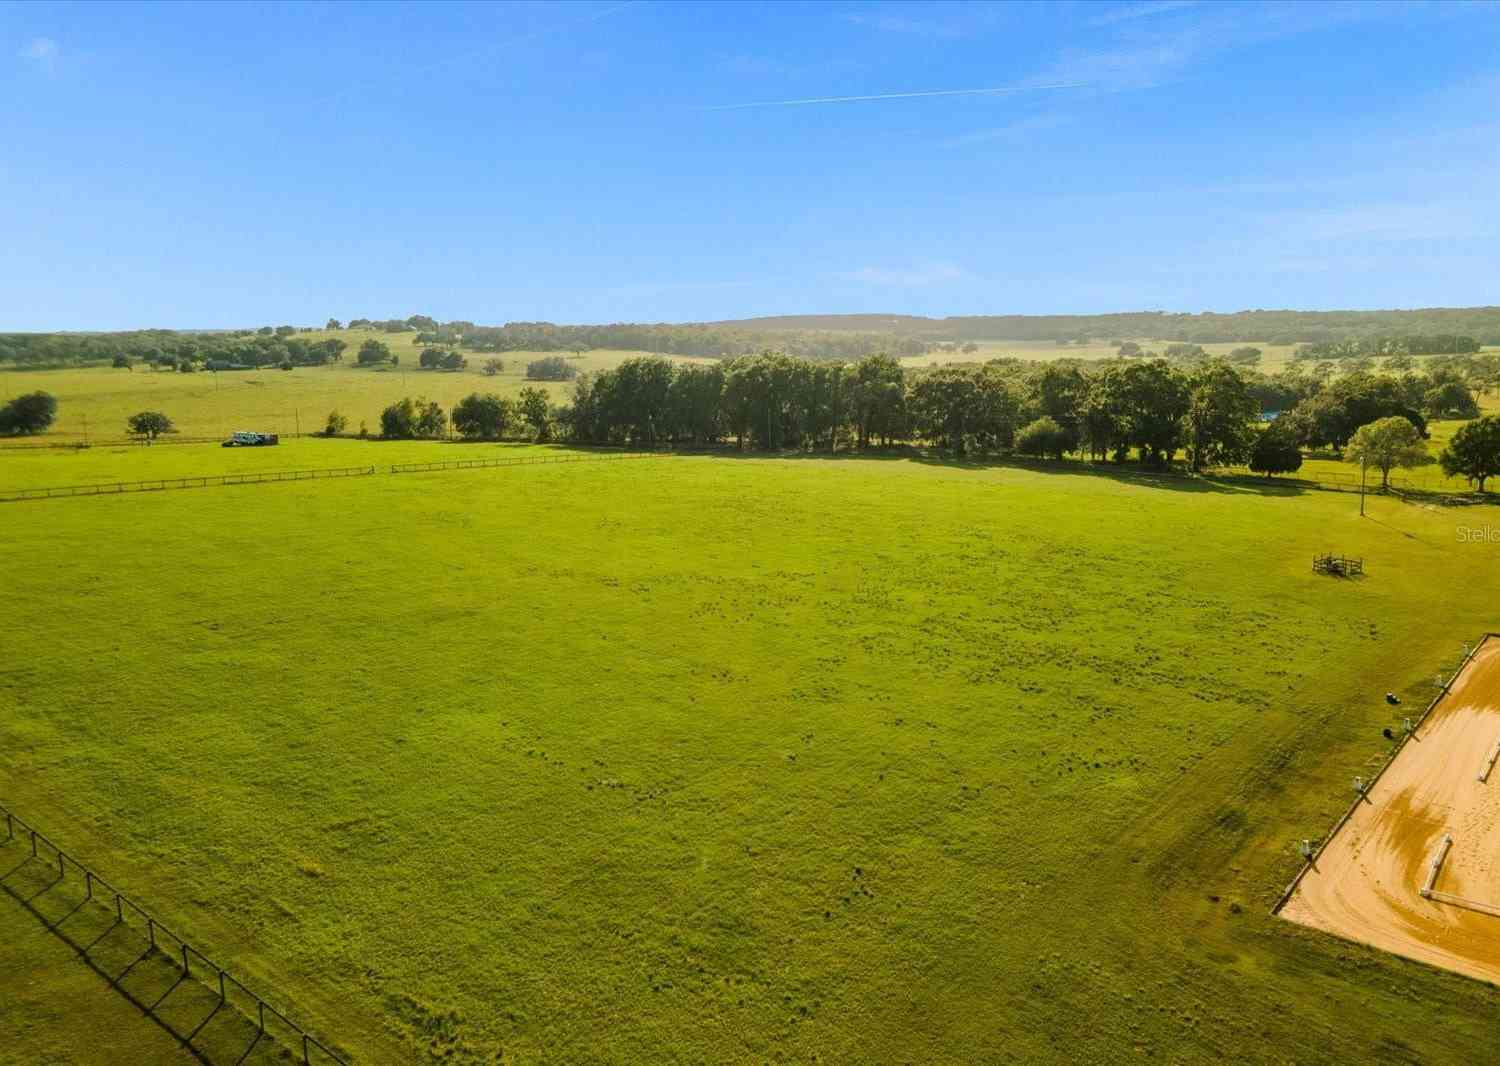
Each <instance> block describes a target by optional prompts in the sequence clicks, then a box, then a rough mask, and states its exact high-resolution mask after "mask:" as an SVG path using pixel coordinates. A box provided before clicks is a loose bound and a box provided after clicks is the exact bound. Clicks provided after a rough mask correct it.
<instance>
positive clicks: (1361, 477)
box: [1359, 455, 1370, 518]
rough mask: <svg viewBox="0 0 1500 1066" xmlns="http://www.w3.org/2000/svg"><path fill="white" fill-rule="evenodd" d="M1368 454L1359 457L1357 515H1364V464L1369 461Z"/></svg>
mask: <svg viewBox="0 0 1500 1066" xmlns="http://www.w3.org/2000/svg"><path fill="white" fill-rule="evenodd" d="M1369 461H1370V459H1369V456H1366V455H1362V456H1360V457H1359V516H1360V517H1361V518H1363V517H1364V516H1365V466H1366V465H1367V464H1368V463H1369Z"/></svg>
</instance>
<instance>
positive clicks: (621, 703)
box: [0, 442, 1500, 1063]
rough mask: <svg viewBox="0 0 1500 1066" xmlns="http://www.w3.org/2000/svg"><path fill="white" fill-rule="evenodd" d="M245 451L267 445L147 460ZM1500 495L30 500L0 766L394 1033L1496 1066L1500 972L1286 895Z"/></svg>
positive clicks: (643, 481) (463, 488) (699, 1055)
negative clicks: (1394, 943) (1355, 925)
mask: <svg viewBox="0 0 1500 1066" xmlns="http://www.w3.org/2000/svg"><path fill="white" fill-rule="evenodd" d="M313 444H314V442H299V444H298V448H299V449H300V448H301V447H303V446H306V447H309V448H310V447H312V446H313ZM318 446H319V447H321V448H327V449H334V450H337V449H339V448H341V447H346V446H347V447H350V448H357V449H361V450H372V451H373V450H377V449H380V448H382V447H385V446H382V445H376V444H355V443H349V444H347V445H346V443H345V442H318ZM403 447H421V446H417V445H411V446H403ZM425 447H427V448H428V449H429V450H431V451H432V452H442V453H443V454H446V453H447V451H449V450H452V449H449V448H448V447H447V446H443V445H427V446H425ZM271 451H274V450H268V451H267V452H266V453H261V454H262V455H268V454H269V453H270V452H271ZM290 451H291V449H286V451H285V452H283V453H282V454H286V453H287V452H290ZM194 452H198V453H199V454H201V455H203V456H204V457H205V458H207V457H212V458H213V459H214V460H215V461H219V460H221V459H222V458H223V457H224V456H226V455H234V456H236V459H235V460H234V461H239V455H241V454H242V455H245V456H252V455H256V454H257V453H254V452H248V451H247V452H245V453H234V452H224V451H222V450H219V449H216V448H213V447H212V446H210V447H207V448H204V449H201V451H200V450H199V449H194V448H192V447H191V446H182V447H179V448H160V449H152V450H150V452H147V451H145V450H133V451H132V450H126V451H125V452H124V453H123V454H119V455H116V456H114V457H113V458H114V460H115V462H116V463H117V466H116V467H115V469H116V470H117V471H118V473H119V475H120V476H121V478H122V479H124V478H127V477H128V476H129V474H130V473H131V472H132V471H133V470H134V469H135V467H133V466H132V464H133V463H135V462H136V461H137V460H138V459H143V458H149V460H150V461H152V462H171V463H183V464H186V463H187V461H188V458H187V457H188V456H190V455H191V454H192V453H194ZM96 455H97V456H99V458H94V456H96ZM166 455H171V456H173V458H172V459H170V460H163V459H161V458H159V457H161V456H166ZM106 457H107V453H105V452H104V451H102V450H96V451H95V452H94V453H90V456H89V457H88V458H87V459H86V460H85V461H87V462H95V463H99V464H101V467H102V465H104V463H105V458H106ZM179 457H180V458H179ZM299 457H300V453H299ZM31 458H32V457H27V459H28V461H31ZM51 458H52V460H54V461H56V462H58V463H59V464H66V463H68V462H72V461H74V457H64V456H59V455H57V454H56V453H53V454H52V455H51ZM10 459H11V457H5V458H4V459H0V462H3V463H5V464H9V463H10ZM224 461H229V460H224ZM258 461H259V460H258ZM294 465H303V464H301V463H298V464H294ZM38 476H41V475H38ZM153 476H154V475H153ZM1489 512H1490V509H1489V508H1477V509H1466V510H1463V511H1456V512H1447V513H1441V514H1439V513H1436V512H1433V511H1429V510H1425V509H1419V508H1414V507H1408V506H1406V505H1403V504H1401V503H1399V502H1397V501H1395V500H1389V499H1379V500H1375V501H1372V504H1371V513H1370V516H1369V517H1367V518H1364V519H1361V518H1360V517H1359V516H1358V514H1357V507H1356V505H1355V503H1354V501H1353V500H1352V498H1350V497H1347V496H1342V495H1337V494H1332V493H1316V492H1307V493H1301V492H1295V491H1285V490H1276V489H1268V490H1265V491H1257V490H1254V489H1249V488H1243V487H1232V488H1225V487H1222V486H1214V485H1212V484H1208V483H1202V482H1196V483H1195V482H1180V481H1147V480H1141V479H1136V478H1133V477H1132V476H1130V475H1128V474H1123V475H1116V474H1113V473H1111V474H1099V473H1092V472H1088V471H1086V470H1085V469H1083V468H1081V467H1080V468H1077V469H1076V470H1070V471H1068V472H1061V471H1059V472H1036V471H1025V470H1017V469H1008V468H1004V467H985V466H969V465H956V464H945V463H939V462H923V461H918V460H910V459H900V460H897V459H889V460H881V459H841V460H831V459H812V458H808V459H767V458H736V457H675V458H666V459H653V460H649V461H640V462H621V463H597V464H595V463H580V464H576V465H559V466H537V467H524V468H517V469H510V470H504V469H501V470H468V471H453V472H447V473H438V474H428V475H413V476H409V477H392V476H379V477H372V478H361V479H352V480H347V481H329V482H318V483H291V484H281V485H265V486H247V487H242V488H224V489H204V490H195V491H186V492H178V493H157V494H146V495H139V496H122V497H110V498H101V499H74V500H57V501H50V502H45V503H29V504H9V505H5V506H4V510H3V511H0V522H3V524H0V546H3V548H4V553H3V557H0V558H3V562H0V585H3V587H4V588H5V589H6V590H7V593H8V594H7V597H6V601H7V617H6V621H5V634H6V646H7V654H6V656H5V660H4V664H3V666H0V711H3V713H0V799H3V800H4V801H6V802H10V803H14V804H15V805H16V806H17V807H18V808H19V809H21V810H23V811H25V812H28V813H30V814H32V815H33V816H34V817H35V819H36V820H37V821H38V822H39V823H40V824H41V825H43V826H45V827H46V828H48V829H49V830H50V831H51V832H52V834H53V835H54V836H55V837H56V838H57V839H58V840H59V841H60V842H62V843H63V844H64V845H65V846H68V847H69V848H70V850H71V851H72V852H73V853H75V854H77V855H79V856H80V857H82V858H84V859H85V860H86V861H89V862H91V863H92V864H93V865H95V866H96V868H98V869H100V870H101V871H105V872H108V873H111V874H113V875H114V877H115V878H117V880H118V882H119V883H120V885H121V886H122V887H124V888H126V889H127V891H131V892H133V893H134V894H136V895H138V896H139V897H140V898H142V899H143V900H144V901H147V902H148V903H149V904H150V905H153V906H154V908H155V909H156V910H158V911H159V912H160V913H161V914H162V916H163V917H165V918H167V919H168V920H171V921H173V922H175V923H177V924H179V925H180V926H181V927H182V929H183V931H184V932H187V933H188V934H189V935H190V936H194V937H196V938H197V939H198V940H199V941H201V943H202V946H203V947H204V948H205V949H206V950H208V951H209V952H210V953H211V954H214V955H216V956H222V957H224V958H226V959H227V960H231V961H233V962H234V963H235V964H236V965H238V966H240V967H242V968H243V969H244V970H245V971H247V973H248V974H249V975H251V976H252V977H253V978H255V979H256V980H257V981H258V982H261V983H264V984H265V985H266V986H267V987H268V988H269V989H272V990H274V998H277V999H279V1000H280V1001H282V1002H285V1003H288V1004H290V1005H291V1006H292V1011H293V1013H294V1015H295V1016H297V1017H301V1018H306V1019H308V1020H309V1021H310V1022H311V1024H313V1025H314V1027H315V1028H317V1029H318V1030H319V1031H320V1032H322V1033H324V1034H326V1035H327V1036H329V1037H330V1038H331V1040H332V1041H333V1042H334V1044H335V1046H338V1047H340V1048H342V1049H344V1050H345V1051H347V1052H348V1053H350V1054H351V1055H352V1056H353V1057H354V1058H355V1059H356V1061H361V1062H403V1061H410V1062H418V1061H426V1060H427V1059H428V1057H429V1056H431V1055H432V1054H434V1053H438V1054H443V1055H445V1056H446V1057H448V1058H449V1059H450V1060H451V1061H460V1062H464V1061H467V1062H480V1061H485V1062H493V1061H495V1060H497V1059H498V1060H500V1061H505V1062H622V1063H623V1062H681V1063H688V1062H763V1061H783V1062H830V1063H831V1062H902V1061H912V1062H954V1063H960V1062H962V1063H968V1062H991V1061H1017V1062H1047V1061H1057V1062H1063V1061H1066V1062H1099V1063H1113V1062H1119V1061H1122V1060H1124V1059H1133V1058H1136V1057H1141V1058H1147V1059H1152V1060H1155V1061H1164V1062H1198V1061H1210V1060H1229V1061H1240V1062H1246V1061H1248V1062H1372V1061H1382V1062H1388V1061H1412V1062H1416V1061H1422V1062H1472V1061H1481V1060H1483V1059H1485V1058H1486V1057H1488V1055H1489V1052H1490V1048H1491V1047H1492V1044H1493V1033H1494V1030H1495V1026H1496V1025H1497V1024H1500V1005H1497V1003H1496V1001H1495V1000H1494V996H1493V990H1492V989H1490V988H1488V987H1486V986H1482V985H1479V984H1477V983H1473V982H1468V981H1465V980H1463V979H1460V978H1457V977H1454V976H1452V975H1448V974H1443V973H1440V972H1437V971H1434V970H1429V969H1427V968H1424V967H1422V966H1420V965H1417V964H1413V963H1409V962H1405V961H1402V960H1398V959H1395V958H1391V957H1387V956H1383V955H1380V954H1379V953H1376V952H1374V951H1369V950H1365V949H1361V948H1358V947H1356V946H1353V945H1349V944H1345V943H1343V942H1340V941H1337V940H1334V939H1332V938H1329V937H1326V936H1323V935H1320V934H1317V933H1314V932H1311V931H1308V930H1304V929H1301V928H1299V927H1297V926H1294V925H1292V924H1291V923H1287V922H1283V921H1280V920H1278V919H1274V918H1272V917H1270V915H1269V913H1268V912H1269V908H1270V906H1271V904H1272V903H1273V901H1274V900H1275V898H1276V896H1277V895H1278V894H1279V892H1280V889H1281V888H1282V887H1283V886H1284V884H1285V883H1286V881H1287V880H1288V879H1289V878H1290V877H1291V875H1292V874H1293V872H1294V871H1295V869H1296V868H1297V865H1298V862H1299V859H1298V857H1297V855H1296V852H1295V847H1294V843H1295V841H1296V840H1298V839H1301V838H1302V837H1309V836H1310V837H1317V836H1318V835H1319V834H1321V833H1322V832H1324V831H1325V830H1326V829H1327V827H1328V826H1329V825H1330V824H1331V823H1332V820H1333V819H1334V817H1335V816H1336V815H1337V813H1338V812H1339V811H1340V810H1341V809H1342V808H1343V807H1344V805H1345V804H1346V803H1347V801H1348V798H1349V791H1348V782H1349V780H1350V779H1351V777H1352V775H1353V774H1355V773H1361V772H1368V771H1369V770H1370V769H1372V768H1373V767H1374V766H1376V765H1378V762H1379V760H1380V758H1381V757H1382V755H1383V754H1384V751H1385V750H1386V748H1385V742H1384V741H1383V740H1382V739H1381V737H1380V729H1381V727H1382V726H1385V725H1392V724H1395V723H1396V721H1397V718H1395V717H1394V716H1393V715H1392V714H1391V713H1390V711H1391V709H1390V708H1387V707H1386V706H1385V705H1384V704H1383V702H1382V700H1381V695H1382V694H1383V693H1384V692H1385V691H1387V690H1389V689H1395V690H1398V691H1401V692H1403V693H1404V694H1405V695H1406V696H1407V704H1408V706H1411V705H1417V706H1420V705H1421V704H1422V703H1423V702H1425V699H1424V694H1425V693H1426V692H1428V691H1430V686H1431V678H1432V676H1433V674H1434V673H1435V672H1436V671H1437V670H1438V669H1440V668H1442V667H1444V666H1451V665H1452V664H1453V662H1455V661H1456V658H1457V654H1458V651H1459V644H1460V641H1462V640H1464V639H1469V638H1472V637H1474V636H1475V635H1477V634H1478V633H1480V632H1481V631H1484V630H1486V629H1495V628H1500V607H1497V604H1500V567H1497V565H1496V563H1497V556H1496V552H1500V547H1497V546H1494V545H1478V544H1460V543H1458V540H1457V536H1456V529H1455V526H1456V524H1457V523H1460V522H1461V523H1467V524H1480V523H1481V522H1482V521H1483V519H1484V517H1485V516H1486V515H1488V514H1489ZM1329 550H1332V551H1337V552H1343V553H1347V554H1352V555H1360V556H1364V557H1365V558H1366V567H1367V575H1368V576H1367V577H1366V578H1365V579H1364V580H1362V581H1357V582H1341V581H1338V580H1334V579H1329V578H1322V577H1317V576H1315V575H1313V574H1312V573H1310V561H1311V557H1312V555H1313V554H1314V553H1317V552H1322V551H1329ZM1424 686H1425V687H1424ZM5 906H13V904H12V902H11V901H9V900H8V899H7V898H5V897H0V907H5ZM59 972H60V973H61V971H59ZM16 980H17V977H16V975H15V973H14V972H13V971H11V970H9V969H8V968H7V969H4V970H0V1001H4V1000H6V999H8V998H10V997H11V996H12V995H13V994H14V993H13V991H12V988H11V987H10V986H11V984H12V983H13V982H15V981H16ZM59 980H61V978H60V979H59ZM31 994H32V996H33V998H35V995H36V992H35V991H34V990H33V992H32V993H31ZM100 995H103V996H108V995H110V993H107V992H101V993H100ZM56 996H57V997H58V999H59V1000H63V999H68V998H69V996H70V993H69V992H68V991H67V990H65V989H64V988H62V986H61V984H59V987H58V989H57V992H56ZM72 1001H74V1002H84V1001H87V997H84V998H83V999H82V1000H72ZM79 1009H82V1008H79ZM142 1024H143V1025H149V1024H150V1023H148V1022H142ZM13 1046H14V1047H16V1048H19V1049H20V1050H19V1052H17V1053H19V1054H21V1056H22V1057H21V1058H15V1059H14V1061H35V1057H34V1056H33V1057H32V1058H27V1057H26V1047H27V1045H26V1044H24V1043H20V1044H16V1045H13ZM0 1058H3V1055H0Z"/></svg>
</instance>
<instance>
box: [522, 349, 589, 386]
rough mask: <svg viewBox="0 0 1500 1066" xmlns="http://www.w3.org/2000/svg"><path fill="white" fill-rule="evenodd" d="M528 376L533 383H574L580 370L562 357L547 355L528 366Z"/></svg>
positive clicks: (534, 360)
mask: <svg viewBox="0 0 1500 1066" xmlns="http://www.w3.org/2000/svg"><path fill="white" fill-rule="evenodd" d="M526 376H527V377H528V378H530V379H531V380H532V381H572V380H573V379H574V378H576V377H577V376H578V368H577V367H576V366H574V365H573V364H572V363H570V362H568V360H567V359H565V358H564V357H563V356H560V355H546V356H543V357H542V358H540V359H533V360H532V361H531V362H529V363H527V364H526Z"/></svg>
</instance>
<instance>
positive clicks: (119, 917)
mask: <svg viewBox="0 0 1500 1066" xmlns="http://www.w3.org/2000/svg"><path fill="white" fill-rule="evenodd" d="M124 920H125V907H124V905H123V904H122V903H121V902H120V894H119V893H118V892H116V893H115V921H117V922H123V921H124Z"/></svg>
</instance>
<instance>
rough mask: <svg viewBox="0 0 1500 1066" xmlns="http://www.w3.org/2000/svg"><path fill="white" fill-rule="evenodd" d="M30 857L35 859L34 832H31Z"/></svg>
mask: <svg viewBox="0 0 1500 1066" xmlns="http://www.w3.org/2000/svg"><path fill="white" fill-rule="evenodd" d="M31 857H32V858H33V859H34V858H36V830H35V829H33V830H32V831H31Z"/></svg>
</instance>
